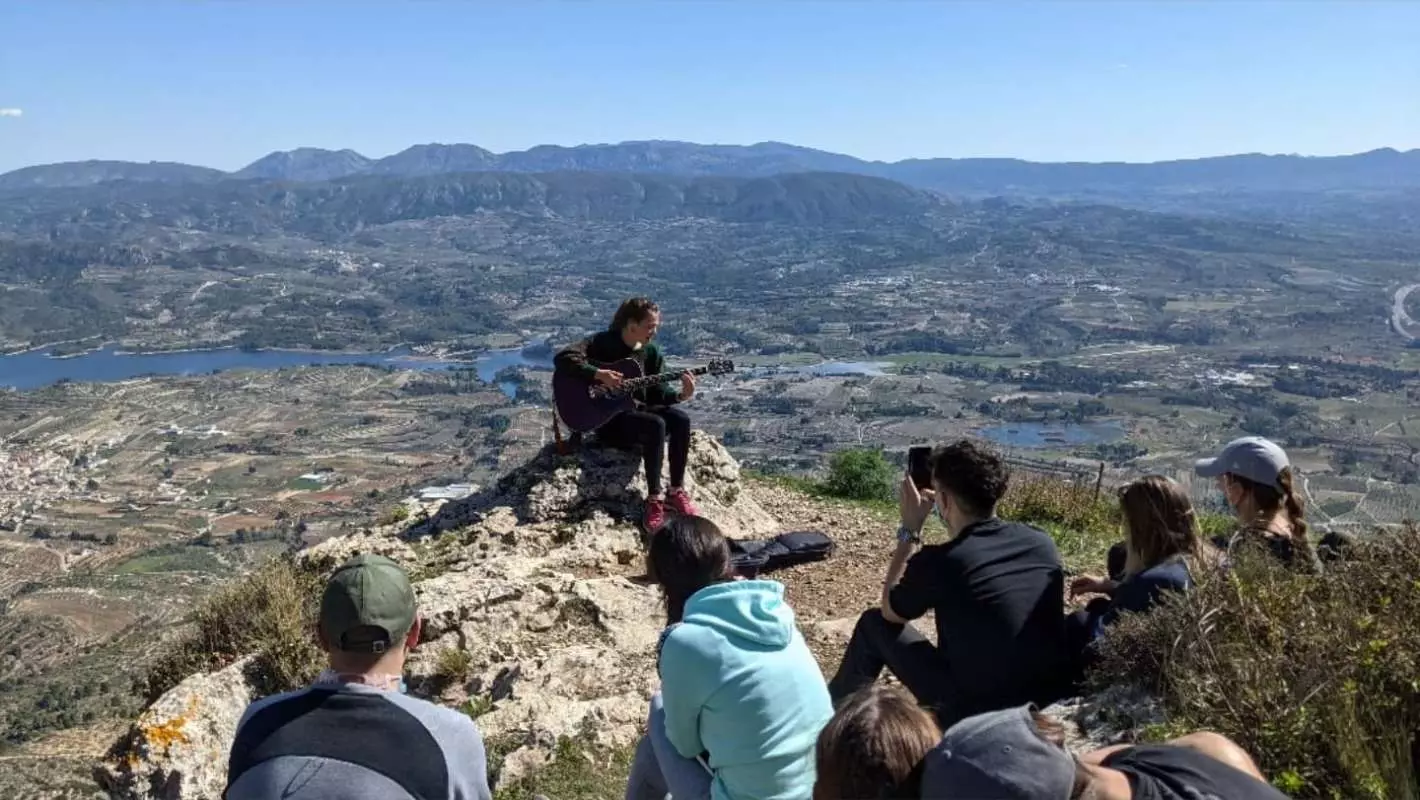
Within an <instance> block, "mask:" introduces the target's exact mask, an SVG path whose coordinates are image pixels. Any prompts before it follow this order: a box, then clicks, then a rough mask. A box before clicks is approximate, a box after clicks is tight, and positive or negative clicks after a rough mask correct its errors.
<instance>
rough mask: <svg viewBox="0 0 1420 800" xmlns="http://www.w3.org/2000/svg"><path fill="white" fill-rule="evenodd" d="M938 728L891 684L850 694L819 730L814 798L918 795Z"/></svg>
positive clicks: (939, 734)
mask: <svg viewBox="0 0 1420 800" xmlns="http://www.w3.org/2000/svg"><path fill="white" fill-rule="evenodd" d="M941 738H942V729H941V728H939V727H937V720H936V719H935V718H934V717H933V716H932V715H931V714H929V713H927V712H926V711H924V710H922V708H921V707H920V706H918V705H917V701H916V700H915V699H914V698H913V697H912V695H910V694H908V693H907V692H905V691H903V690H902V689H900V688H898V687H895V686H885V685H882V684H877V685H874V686H869V687H868V688H866V689H863V690H861V691H858V692H855V693H853V694H852V695H849V696H848V698H847V699H846V700H844V701H843V705H842V706H840V707H839V709H838V712H837V713H835V714H834V715H833V718H832V719H830V720H829V721H828V724H827V725H825V726H824V728H823V730H822V731H820V732H819V736H818V744H817V746H816V748H815V757H816V760H817V762H818V763H817V770H818V777H817V779H816V780H815V782H814V794H813V800H864V799H865V798H900V797H917V796H918V792H919V784H920V783H921V780H922V775H921V770H922V757H923V756H925V755H927V753H928V752H929V751H930V750H931V749H932V748H933V747H936V746H937V742H939V741H940V740H941Z"/></svg>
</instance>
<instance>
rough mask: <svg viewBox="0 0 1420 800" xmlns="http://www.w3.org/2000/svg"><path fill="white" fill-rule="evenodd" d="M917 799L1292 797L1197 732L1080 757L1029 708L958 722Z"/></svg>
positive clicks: (1234, 750) (1055, 727)
mask: <svg viewBox="0 0 1420 800" xmlns="http://www.w3.org/2000/svg"><path fill="white" fill-rule="evenodd" d="M921 775H922V781H921V786H920V793H919V795H918V796H919V797H922V798H924V800H927V799H928V798H930V799H931V800H937V798H943V800H946V799H947V798H963V797H970V798H973V799H974V800H1038V798H1045V797H1059V798H1061V800H1065V799H1066V798H1070V800H1074V799H1075V798H1081V799H1083V798H1088V799H1089V800H1135V799H1136V798H1137V800H1195V799H1196V798H1205V797H1206V798H1227V800H1286V797H1287V796H1286V795H1284V794H1282V793H1281V792H1280V791H1278V790H1277V789H1275V788H1273V787H1272V786H1271V785H1270V784H1268V783H1267V780H1266V778H1264V777H1263V776H1262V772H1261V770H1259V769H1258V768H1257V764H1256V763H1254V762H1253V760H1252V757H1251V756H1249V755H1248V754H1247V751H1245V750H1243V749H1242V748H1241V747H1238V746H1237V744H1235V743H1234V742H1232V741H1231V740H1229V739H1228V738H1226V737H1224V736H1220V735H1218V734H1216V733H1208V732H1199V733H1192V734H1189V735H1187V736H1183V737H1180V738H1178V739H1174V740H1173V741H1171V742H1169V743H1167V744H1159V745H1133V746H1130V745H1119V746H1114V747H1106V748H1104V749H1102V750H1096V751H1094V752H1091V753H1086V754H1085V755H1083V756H1079V757H1078V758H1077V757H1076V756H1075V755H1073V754H1072V753H1070V751H1069V750H1066V749H1065V731H1064V727H1063V726H1061V725H1060V723H1058V722H1056V721H1055V720H1052V719H1050V718H1049V717H1046V716H1044V715H1042V714H1040V713H1039V712H1038V711H1036V710H1035V708H1033V707H1031V706H1022V707H1020V708H1009V709H1005V710H1002V711H993V712H990V713H987V714H982V715H979V716H976V717H972V718H970V719H966V720H963V721H961V722H960V723H958V724H956V725H954V726H952V727H951V728H950V729H949V730H948V731H947V732H946V734H945V735H943V736H942V741H941V742H940V743H939V744H938V745H937V746H936V747H935V748H933V750H932V751H931V752H930V753H928V754H927V755H926V757H925V758H924V759H923V761H922V768H921Z"/></svg>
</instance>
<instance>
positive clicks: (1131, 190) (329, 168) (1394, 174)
mask: <svg viewBox="0 0 1420 800" xmlns="http://www.w3.org/2000/svg"><path fill="white" fill-rule="evenodd" d="M561 171H573V172H608V173H637V174H660V175H680V176H718V177H737V178H744V177H751V178H752V177H768V176H771V175H779V174H783V173H798V172H841V173H850V174H856V175H867V176H872V177H878V178H887V179H889V180H893V181H897V182H900V183H903V184H906V185H908V186H911V187H915V188H918V189H925V190H930V191H935V192H941V193H946V194H954V195H962V196H993V195H1007V196H1026V197H1030V196H1034V197H1042V198H1070V199H1099V200H1129V199H1131V198H1136V199H1137V198H1139V197H1143V196H1152V197H1177V196H1189V195H1195V194H1214V195H1220V194H1226V193H1236V192H1245V193H1277V192H1330V191H1374V190H1394V189H1415V188H1420V150H1410V151H1405V152H1401V151H1397V150H1393V149H1389V148H1386V149H1380V150H1372V151H1370V152H1366V153H1358V154H1355V155H1344V156H1294V155H1261V154H1245V155H1231V156H1220V157H1215V158H1199V159H1190V160H1180V161H1161V162H1154V163H1086V162H1070V163H1040V162H1031V161H1022V160H1019V159H1007V158H964V159H954V158H934V159H909V160H905V161H897V162H883V161H865V160H862V159H859V158H854V157H853V156H848V155H843V154H839V153H830V152H826V151H822V150H815V149H812V148H808V147H800V146H796V145H791V144H784V143H779V142H762V143H759V144H753V145H747V146H741V145H704V144H694V143H690V142H676V141H637V142H623V143H620V144H595V145H579V146H576V147H563V146H558V145H539V146H537V147H533V148H531V149H528V150H522V151H515V152H508V153H494V152H492V151H490V150H486V149H484V148H482V147H478V146H476V145H472V144H421V145H415V146H413V147H410V148H407V149H405V150H403V151H401V152H399V153H395V154H394V155H391V156H386V157H384V158H379V159H372V158H368V157H366V156H364V155H361V154H360V153H357V152H355V151H353V150H324V149H320V148H313V147H303V148H298V149H296V150H289V151H280V152H275V153H271V154H269V155H266V156H263V157H262V158H259V159H257V160H256V161H254V162H252V163H251V164H249V165H247V166H246V167H243V168H242V169H240V170H237V171H235V172H230V173H229V172H222V171H220V170H215V169H211V168H208V167H200V166H192V165H186V164H176V163H168V162H151V163H146V164H143V163H135V162H123V161H82V162H68V163H63V164H47V165H40V166H33V167H25V168H22V169H18V170H15V171H13V172H8V173H5V174H3V175H0V191H7V192H12V191H16V190H31V189H48V188H69V187H77V186H91V185H94V184H99V183H106V182H113V181H134V182H150V183H165V184H194V183H217V182H225V181H230V180H238V181H242V180H246V181H249V180H266V181H285V182H296V183H308V182H320V181H331V180H340V179H345V178H355V177H361V176H396V177H420V176H428V175H439V174H450V173H464V172H498V173H549V172H561Z"/></svg>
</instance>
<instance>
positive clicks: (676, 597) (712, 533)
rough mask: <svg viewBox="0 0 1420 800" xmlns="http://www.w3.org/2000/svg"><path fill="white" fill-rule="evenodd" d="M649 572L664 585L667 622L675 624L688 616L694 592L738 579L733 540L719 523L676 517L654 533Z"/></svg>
mask: <svg viewBox="0 0 1420 800" xmlns="http://www.w3.org/2000/svg"><path fill="white" fill-rule="evenodd" d="M646 573H647V574H648V575H649V576H650V577H651V580H653V581H655V582H656V583H657V584H658V585H659V586H660V587H661V595H662V597H663V598H664V599H665V603H666V624H667V625H674V624H675V623H677V622H680V621H681V618H682V617H684V616H685V604H686V601H688V600H690V596H691V595H693V594H695V593H696V592H698V591H700V590H701V589H704V588H705V587H706V586H712V585H714V584H717V583H725V582H726V581H731V580H734V574H735V573H734V570H733V569H732V567H731V563H730V543H729V542H728V541H726V540H725V535H724V534H723V533H721V532H720V528H719V526H717V525H716V524H715V523H713V522H711V521H710V520H708V519H705V518H704V517H672V518H671V519H670V520H669V521H667V522H666V524H665V525H662V526H661V528H660V530H658V531H656V532H655V533H653V534H652V535H651V549H650V550H649V551H647V553H646Z"/></svg>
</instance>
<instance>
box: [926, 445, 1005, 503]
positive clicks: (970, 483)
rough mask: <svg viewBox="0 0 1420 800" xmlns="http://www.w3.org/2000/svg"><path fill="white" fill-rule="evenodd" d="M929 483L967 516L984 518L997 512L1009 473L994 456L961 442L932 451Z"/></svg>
mask: <svg viewBox="0 0 1420 800" xmlns="http://www.w3.org/2000/svg"><path fill="white" fill-rule="evenodd" d="M932 481H933V483H935V484H937V485H938V486H940V487H941V488H943V489H945V490H947V492H949V493H950V494H951V495H952V496H953V497H954V498H956V500H957V502H959V503H960V504H961V506H962V507H963V509H964V510H965V511H967V512H968V513H971V514H976V515H979V516H985V515H988V514H994V513H995V512H996V503H998V502H999V501H1000V500H1001V497H1002V496H1003V495H1005V494H1006V486H1007V485H1008V484H1009V483H1010V481H1011V471H1010V470H1009V469H1008V468H1007V467H1006V463H1005V462H1004V461H1002V460H1001V459H1000V458H998V457H997V456H996V455H995V454H994V453H992V452H990V451H988V450H985V449H983V448H980V447H977V446H976V445H975V444H972V443H971V442H969V441H967V440H966V439H962V440H961V441H959V442H956V443H955V444H949V445H943V446H941V447H938V448H936V449H935V450H933V451H932Z"/></svg>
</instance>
